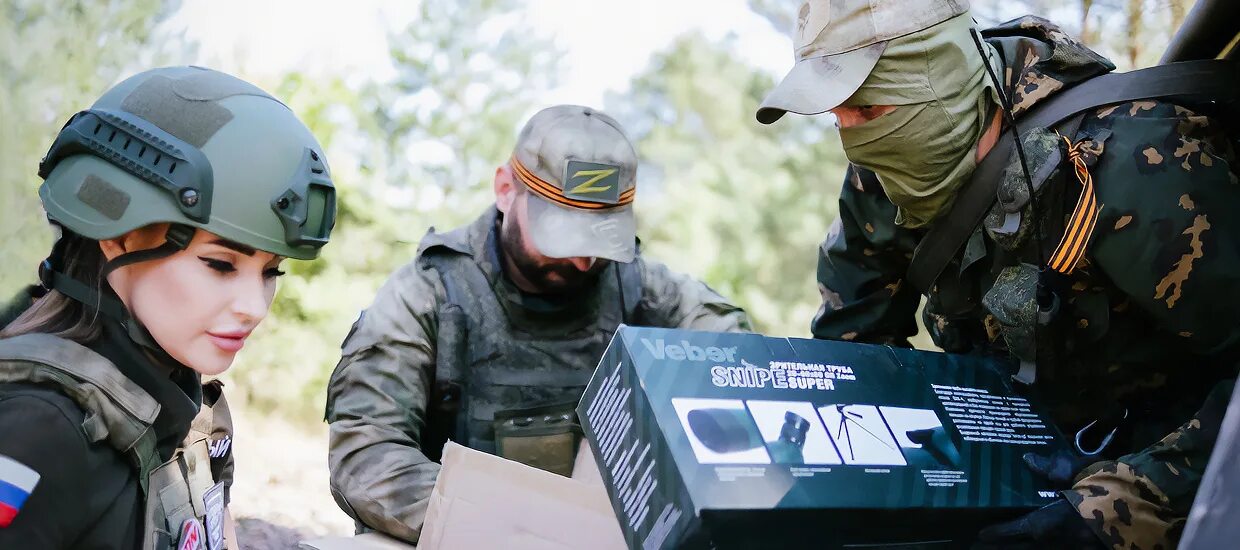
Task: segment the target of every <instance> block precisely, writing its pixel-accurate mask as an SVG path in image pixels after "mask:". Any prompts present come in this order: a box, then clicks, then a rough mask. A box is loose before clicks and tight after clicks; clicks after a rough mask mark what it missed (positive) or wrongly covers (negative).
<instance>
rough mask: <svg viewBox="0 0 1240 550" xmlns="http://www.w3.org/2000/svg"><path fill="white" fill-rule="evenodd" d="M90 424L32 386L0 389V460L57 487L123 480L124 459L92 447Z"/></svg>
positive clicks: (61, 397) (66, 402)
mask: <svg viewBox="0 0 1240 550" xmlns="http://www.w3.org/2000/svg"><path fill="white" fill-rule="evenodd" d="M90 418H91V416H90V415H88V414H87V413H86V411H84V410H83V409H82V408H81V407H80V406H79V405H78V404H77V402H75V401H74V400H73V399H72V398H70V397H69V396H68V395H65V394H64V393H61V392H60V391H58V390H57V389H55V388H51V387H48V386H41V385H34V384H4V385H2V386H0V433H3V434H4V437H0V456H3V457H8V458H9V459H11V460H16V461H17V462H19V463H21V464H25V465H27V466H29V467H30V468H33V469H34V470H36V471H37V473H39V474H40V475H39V477H40V478H41V479H43V480H44V481H43V482H41V483H52V484H53V485H56V486H68V487H73V486H75V485H76V486H80V487H89V486H91V485H93V481H92V478H94V477H97V476H100V475H101V474H103V475H106V474H108V473H111V472H115V473H116V474H117V475H127V472H128V470H129V467H128V465H127V463H126V461H125V459H124V457H123V456H122V455H121V454H120V453H118V452H117V451H115V450H114V449H112V448H111V447H110V446H108V445H107V444H106V443H105V442H96V441H92V439H91V437H90V436H89V434H88V432H87V430H86V428H85V427H84V426H85V425H86V424H87V423H88V422H89V419H90Z"/></svg>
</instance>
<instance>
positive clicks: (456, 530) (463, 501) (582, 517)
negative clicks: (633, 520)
mask: <svg viewBox="0 0 1240 550" xmlns="http://www.w3.org/2000/svg"><path fill="white" fill-rule="evenodd" d="M584 450H585V454H586V455H587V458H589V459H590V460H589V462H590V464H589V466H593V458H592V455H589V449H588V448H586V449H584ZM582 461H583V458H582V456H581V454H580V453H579V455H578V460H577V464H578V465H581V464H582ZM442 463H443V469H442V470H441V471H440V472H439V480H438V481H437V482H436V484H435V489H434V491H433V492H432V493H431V498H430V506H429V508H428V509H427V512H426V522H425V524H424V525H423V527H422V537H421V541H420V542H419V544H418V548H419V549H420V550H441V549H443V550H447V549H456V548H506V549H511V550H523V549H531V550H534V549H540V550H541V549H560V548H563V549H570V548H572V549H575V548H591V549H601V550H606V549H617V550H619V549H623V548H625V544H624V536H623V535H622V534H621V531H620V525H619V523H618V522H617V520H616V516H615V513H614V512H613V511H612V508H611V503H610V501H609V500H608V498H607V493H606V491H605V490H604V488H603V486H602V485H601V484H600V483H598V482H583V481H579V480H576V479H570V478H566V477H562V476H558V475H555V474H552V473H550V472H545V471H542V470H539V469H536V468H531V467H528V466H525V465H523V464H519V463H517V462H513V461H510V460H505V459H503V458H500V457H497V456H493V455H489V454H487V453H483V452H479V451H475V450H473V449H469V448H467V447H463V446H461V445H457V444H455V443H452V442H449V443H448V444H447V445H445V446H444V451H443V461H442ZM587 470H588V468H587ZM594 470H595V472H594V474H593V475H594V477H595V478H597V477H598V473H597V468H594ZM583 471H586V470H583ZM574 474H575V475H576V472H574ZM586 475H587V476H588V473H587V474H586ZM587 479H588V478H587Z"/></svg>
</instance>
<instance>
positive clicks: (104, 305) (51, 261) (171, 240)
mask: <svg viewBox="0 0 1240 550" xmlns="http://www.w3.org/2000/svg"><path fill="white" fill-rule="evenodd" d="M193 237H194V228H192V227H189V226H187V225H181V224H171V225H169V226H168V232H167V233H165V234H164V239H165V241H164V243H163V244H161V245H159V246H157V247H155V248H150V249H147V250H137V251H134V252H127V253H125V254H121V255H120V256H117V257H115V258H113V259H111V260H110V261H108V262H107V263H105V264H103V269H102V270H101V271H100V273H99V279H100V281H101V282H102V281H107V277H108V274H110V273H112V272H113V271H116V270H117V269H119V268H122V267H125V266H127V265H133V264H136V263H138V262H146V261H151V260H158V259H162V258H167V257H168V256H171V255H173V254H176V253H177V252H180V251H182V250H185V249H186V248H187V247H188V246H189V242H190V240H191V239H193ZM61 242H63V241H57V243H56V245H55V246H54V247H52V254H51V256H49V257H48V258H47V259H45V260H43V263H41V264H39V281H40V282H41V283H42V284H43V287H44V288H46V289H49V290H51V289H55V290H56V291H58V292H60V293H61V294H64V295H65V296H68V297H69V298H71V299H73V300H75V301H77V302H80V303H82V304H83V305H85V306H86V307H89V308H94V309H95V310H97V311H99V312H100V313H102V314H104V315H107V316H108V317H111V318H113V319H115V320H116V321H118V322H120V324H121V326H122V327H124V328H125V332H126V333H127V334H128V335H129V338H130V339H132V340H133V341H134V343H136V344H138V345H140V346H142V347H144V348H147V349H150V350H152V351H155V352H158V353H160V354H165V355H166V354H167V352H165V351H164V350H163V348H161V347H160V346H159V344H158V343H156V342H155V338H154V337H152V336H151V333H150V332H149V331H147V330H146V327H144V326H142V323H141V322H139V321H138V320H137V319H135V318H133V316H131V315H130V314H129V310H128V309H126V308H125V304H123V303H121V301H120V300H118V299H116V298H113V297H111V296H106V295H104V294H103V293H102V292H100V291H98V290H96V289H93V288H90V287H89V286H87V285H86V284H84V283H82V282H81V281H79V280H77V279H74V278H73V277H70V276H68V275H65V274H64V273H63V272H61V271H60V270H59V269H58V267H57V266H56V264H57V263H59V260H60V258H61V256H62V255H63V250H62V248H61V244H60V243H61Z"/></svg>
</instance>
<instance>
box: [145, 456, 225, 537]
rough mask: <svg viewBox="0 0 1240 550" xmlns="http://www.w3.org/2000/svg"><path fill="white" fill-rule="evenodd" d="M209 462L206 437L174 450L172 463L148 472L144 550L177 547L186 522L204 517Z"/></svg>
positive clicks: (209, 472) (210, 480) (208, 484)
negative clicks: (204, 497) (182, 527)
mask: <svg viewBox="0 0 1240 550" xmlns="http://www.w3.org/2000/svg"><path fill="white" fill-rule="evenodd" d="M210 461H211V459H210V455H209V453H208V448H207V439H206V438H205V437H200V438H197V440H196V441H194V442H192V443H190V444H188V445H186V446H184V447H182V448H180V449H177V451H176V453H175V454H174V455H173V457H172V459H171V460H169V461H168V462H165V463H164V464H163V465H161V466H159V467H157V468H155V469H154V470H152V471H151V474H150V478H149V481H148V488H149V489H148V490H149V493H148V495H147V499H146V514H145V526H144V529H145V532H146V542H145V543H144V544H143V550H165V549H168V548H173V547H174V544H177V543H178V542H179V541H178V539H179V537H180V534H181V526H182V525H184V524H185V521H186V520H190V519H195V520H198V521H200V522H201V521H202V520H203V519H204V518H205V517H206V515H207V506H206V502H205V501H204V499H203V496H204V494H205V493H206V492H207V491H208V490H209V489H210V488H211V484H212V482H213V480H212V477H211V462H210Z"/></svg>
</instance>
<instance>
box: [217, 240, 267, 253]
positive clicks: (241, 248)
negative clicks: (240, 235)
mask: <svg viewBox="0 0 1240 550" xmlns="http://www.w3.org/2000/svg"><path fill="white" fill-rule="evenodd" d="M211 244H218V245H220V246H222V247H224V248H227V249H229V250H233V251H236V252H240V253H241V254H245V255H246V256H253V255H254V253H255V252H256V251H255V250H254V249H253V248H250V247H248V246H246V245H243V244H237V243H235V242H232V241H229V240H225V239H215V240H212V241H211Z"/></svg>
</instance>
